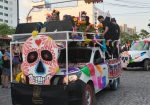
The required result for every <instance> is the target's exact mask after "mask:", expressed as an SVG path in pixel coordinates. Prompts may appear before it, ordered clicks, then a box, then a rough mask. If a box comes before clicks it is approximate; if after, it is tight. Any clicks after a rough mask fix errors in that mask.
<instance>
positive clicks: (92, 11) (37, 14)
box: [27, 1, 110, 24]
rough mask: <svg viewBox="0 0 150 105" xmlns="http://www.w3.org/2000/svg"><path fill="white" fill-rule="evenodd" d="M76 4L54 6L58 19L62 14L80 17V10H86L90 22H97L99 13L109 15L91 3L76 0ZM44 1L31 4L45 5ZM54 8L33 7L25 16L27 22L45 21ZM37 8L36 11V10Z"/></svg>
mask: <svg viewBox="0 0 150 105" xmlns="http://www.w3.org/2000/svg"><path fill="white" fill-rule="evenodd" d="M77 2H78V3H77V5H76V6H70V7H69V6H66V7H61V8H55V9H56V10H58V11H60V19H61V20H62V19H63V16H64V15H66V14H67V15H72V16H76V17H80V13H81V11H85V12H87V16H89V18H90V22H91V23H93V24H94V23H98V21H97V18H98V16H99V15H103V16H110V14H109V13H105V12H103V11H101V10H100V9H98V8H97V7H96V5H94V4H93V3H91V4H87V3H85V1H77ZM44 3H45V2H43V1H42V2H36V3H35V2H33V6H37V5H45V4H44ZM53 9H54V8H46V9H39V11H38V9H36V8H35V10H34V9H33V11H32V12H31V13H30V15H29V16H28V17H27V19H29V20H28V21H29V22H45V21H46V14H48V13H52V10H53ZM36 10H37V11H36Z"/></svg>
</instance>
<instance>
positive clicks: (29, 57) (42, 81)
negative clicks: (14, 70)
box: [21, 35, 59, 85]
mask: <svg viewBox="0 0 150 105" xmlns="http://www.w3.org/2000/svg"><path fill="white" fill-rule="evenodd" d="M22 50H23V51H22V54H23V63H22V65H21V69H22V71H23V72H24V74H25V75H26V76H28V77H29V83H30V84H36V85H49V84H50V79H51V77H52V76H53V75H55V73H56V72H57V71H58V69H59V66H58V63H57V55H58V47H57V45H56V44H55V42H54V41H53V40H52V39H51V38H50V37H48V36H44V35H38V36H35V37H33V36H32V37H30V38H29V39H28V40H27V41H26V42H25V43H24V45H23V49H22Z"/></svg>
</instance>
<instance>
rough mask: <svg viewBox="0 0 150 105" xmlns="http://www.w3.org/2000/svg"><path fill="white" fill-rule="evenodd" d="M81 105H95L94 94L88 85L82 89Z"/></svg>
mask: <svg viewBox="0 0 150 105" xmlns="http://www.w3.org/2000/svg"><path fill="white" fill-rule="evenodd" d="M82 105H96V99H95V92H94V90H93V87H92V86H90V85H89V84H87V85H86V86H85V87H84V90H83V95H82Z"/></svg>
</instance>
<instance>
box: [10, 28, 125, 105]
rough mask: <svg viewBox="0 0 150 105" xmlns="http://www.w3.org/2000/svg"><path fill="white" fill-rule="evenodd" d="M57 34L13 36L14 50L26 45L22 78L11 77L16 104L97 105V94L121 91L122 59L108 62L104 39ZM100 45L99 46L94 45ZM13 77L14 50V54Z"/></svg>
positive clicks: (35, 33)
mask: <svg viewBox="0 0 150 105" xmlns="http://www.w3.org/2000/svg"><path fill="white" fill-rule="evenodd" d="M88 34H91V35H92V36H93V38H91V39H87V38H86V37H85V34H84V33H83V32H73V31H57V32H40V33H37V32H36V31H34V32H32V33H26V34H25V33H22V34H14V35H12V42H11V43H10V48H11V50H12V46H13V45H14V44H22V57H23V61H22V64H21V75H19V74H18V75H19V76H20V80H19V81H16V80H15V79H14V78H13V75H11V97H12V104H13V105H96V98H95V94H96V93H98V92H100V91H101V90H103V89H105V88H106V87H108V86H109V87H110V88H111V89H112V90H117V89H118V87H119V84H120V76H121V73H122V66H121V60H120V58H112V59H106V57H105V52H104V51H103V50H102V46H104V45H103V44H101V43H100V42H102V41H103V40H104V39H96V38H95V33H88ZM90 43H98V44H99V46H95V44H94V46H91V45H90ZM10 58H11V74H12V72H13V70H12V69H13V66H12V63H13V62H12V59H13V58H12V51H11V57H10Z"/></svg>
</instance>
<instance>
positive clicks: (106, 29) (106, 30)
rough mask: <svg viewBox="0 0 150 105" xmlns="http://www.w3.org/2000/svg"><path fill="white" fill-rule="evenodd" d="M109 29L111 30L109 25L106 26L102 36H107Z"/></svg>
mask: <svg viewBox="0 0 150 105" xmlns="http://www.w3.org/2000/svg"><path fill="white" fill-rule="evenodd" d="M108 30H109V28H108V26H106V27H105V30H104V32H103V33H102V36H105V34H106V33H107V32H108Z"/></svg>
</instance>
